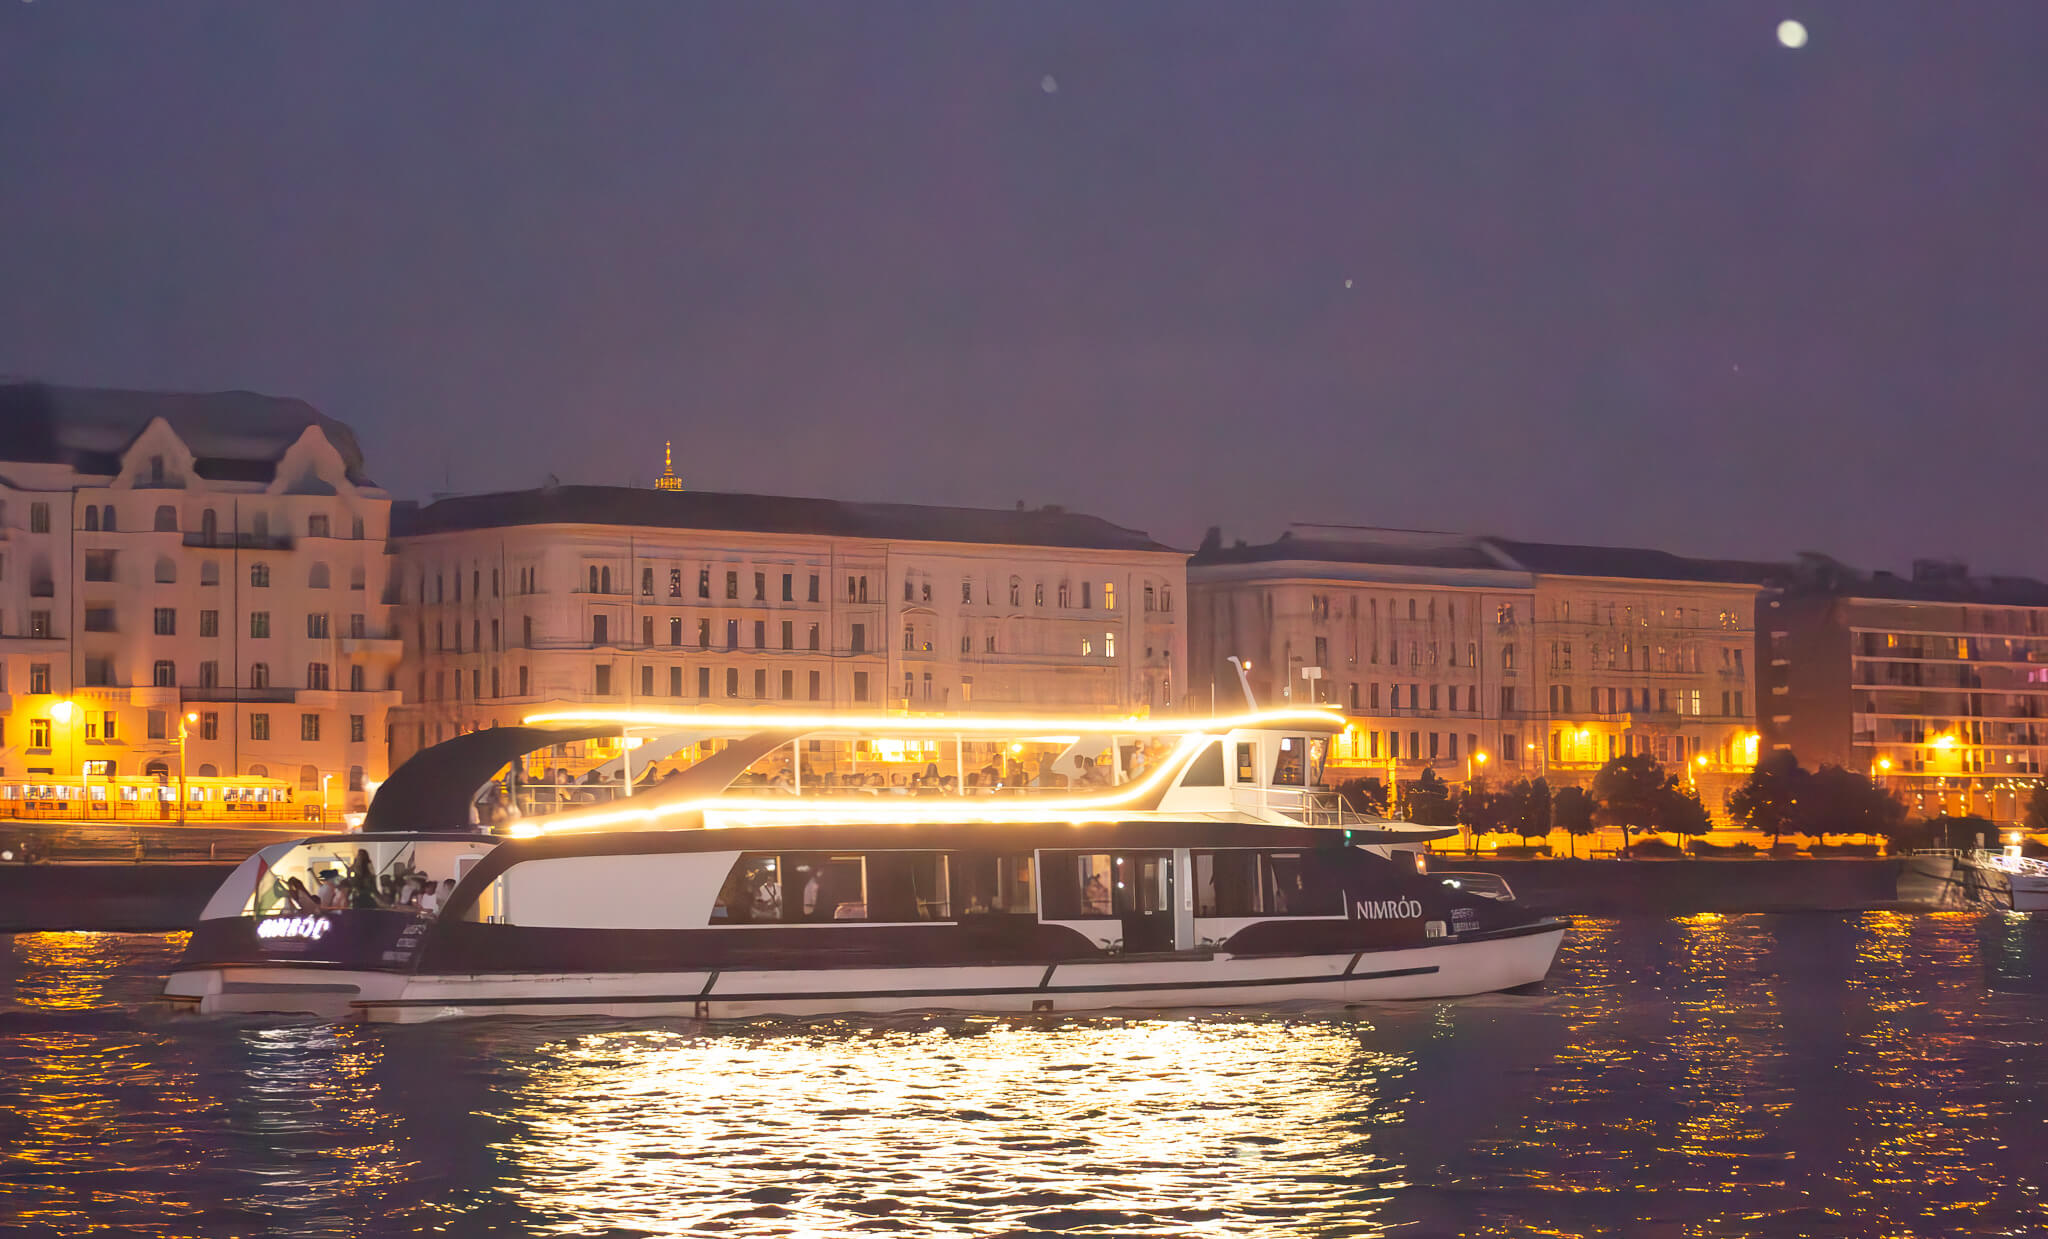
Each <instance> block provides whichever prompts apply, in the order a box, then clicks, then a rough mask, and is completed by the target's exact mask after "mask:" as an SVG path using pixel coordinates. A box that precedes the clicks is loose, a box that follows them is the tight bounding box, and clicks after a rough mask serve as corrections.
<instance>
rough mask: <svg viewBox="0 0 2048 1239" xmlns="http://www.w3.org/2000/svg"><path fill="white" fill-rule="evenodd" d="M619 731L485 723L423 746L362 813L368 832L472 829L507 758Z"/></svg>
mask: <svg viewBox="0 0 2048 1239" xmlns="http://www.w3.org/2000/svg"><path fill="white" fill-rule="evenodd" d="M618 734H619V728H618V725H617V724H608V725H606V726H602V727H591V726H583V727H487V728H485V729H484V730H482V731H472V732H470V733H468V734H467V735H461V736H457V737H455V738H454V739H452V740H444V741H442V742H441V743H439V744H436V745H434V746H433V747H431V748H424V749H421V750H420V751H419V752H417V753H414V754H413V755H412V756H411V757H409V758H407V759H406V761H405V764H404V765H402V766H400V767H399V768H398V769H396V770H394V771H392V772H391V777H390V778H388V779H386V780H384V783H383V786H381V787H379V788H378V789H377V795H376V796H375V797H374V798H372V799H371V801H370V810H369V812H368V813H366V814H364V815H363V829H364V830H365V831H380V830H390V831H412V830H461V831H466V830H471V829H473V827H472V826H471V825H470V821H469V806H470V804H471V802H472V801H474V800H475V798H476V793H477V790H478V789H479V788H481V787H482V786H483V785H484V782H485V781H486V780H488V779H489V778H490V777H491V776H492V775H494V774H496V773H498V770H499V769H500V768H501V767H503V766H504V765H505V764H506V763H507V762H511V761H517V760H518V759H519V758H520V757H522V756H524V755H526V754H528V753H531V752H533V751H534V750H535V749H540V748H546V747H547V746H548V745H551V744H567V743H569V742H570V741H573V740H595V739H597V738H598V737H600V736H616V735H618Z"/></svg>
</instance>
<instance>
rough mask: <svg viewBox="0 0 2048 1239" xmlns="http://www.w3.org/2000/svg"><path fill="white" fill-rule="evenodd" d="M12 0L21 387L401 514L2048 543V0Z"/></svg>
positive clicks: (2, 272) (1989, 561)
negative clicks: (841, 518)
mask: <svg viewBox="0 0 2048 1239" xmlns="http://www.w3.org/2000/svg"><path fill="white" fill-rule="evenodd" d="M0 5H4V7H0V374H8V375H12V376H15V377H32V378H42V379H48V380H51V381H55V382H66V383H79V384H89V385H102V386H127V387H152V388H175V389H190V390H211V389H218V388H235V387H239V388H251V389H254V390H258V391H265V392H270V393H275V394H280V395H296V396H302V397H304V398H306V399H308V400H311V401H312V402H313V403H315V404H316V405H318V406H319V407H320V408H321V409H323V410H324V411H326V412H329V413H331V414H333V415H335V416H337V417H340V418H342V419H344V420H346V421H348V422H350V423H352V424H353V425H354V426H355V427H356V428H357V430H358V431H359V433H360V434H361V436H362V439H363V443H364V447H365V449H366V450H367V452H368V454H369V457H370V465H371V472H372V475H373V476H374V477H375V478H377V480H378V481H380V482H381V483H382V484H384V485H385V486H387V487H388V488H389V489H390V490H391V491H392V493H393V494H394V495H397V496H400V497H425V496H426V495H427V494H428V493H429V492H432V491H437V490H442V489H455V490H467V491H474V490H485V489H499V488H508V487H519V486H528V485H534V484H537V483H539V482H540V481H541V480H542V479H543V478H544V476H545V475H546V474H547V473H549V472H553V473H556V474H558V475H559V476H560V477H561V478H562V480H564V481H568V482H607V483H625V482H630V481H637V482H640V483H642V484H644V483H646V482H648V481H650V480H651V479H652V477H653V475H654V474H655V473H657V472H658V471H659V468H660V448H661V441H662V439H663V438H665V437H673V438H675V439H676V440H677V442H678V452H679V459H678V472H680V473H681V474H682V475H683V477H684V479H685V481H686V483H687V484H689V485H690V486H691V487H693V488H700V489H718V490H750V491H763V492H770V493H788V494H820V495H830V496H838V497H845V498H859V499H898V500H906V501H913V502H932V503H968V504H980V505H989V506H1002V507H1007V506H1010V505H1011V504H1013V503H1014V502H1015V501H1017V500H1019V499H1022V500H1026V501H1028V502H1030V503H1032V504H1034V505H1035V504H1042V503H1062V504H1066V505H1068V506H1070V507H1075V508H1080V509H1083V510H1087V511H1092V512H1096V513H1098V514H1100V515H1103V516H1106V517H1109V518H1111V519H1113V520H1116V521H1119V522H1121V523H1124V524H1129V525H1135V526H1138V527H1141V528H1146V529H1149V530H1151V531H1152V532H1153V533H1154V534H1155V535H1156V536H1159V537H1161V538H1163V539H1165V540H1167V541H1170V542H1174V543H1176V544H1178V545H1183V546H1190V547H1191V546H1193V545H1194V543H1195V542H1196V541H1197V540H1198V539H1199V538H1200V536H1201V531H1202V529H1203V528H1204V527H1205V526H1207V525H1210V524H1221V525H1223V526H1224V527H1225V529H1226V531H1227V533H1228V534H1229V535H1230V536H1233V537H1235V536H1243V537H1248V538H1260V539H1263V538H1267V537H1271V536H1273V535H1275V534H1277V533H1278V532H1279V531H1280V529H1281V528H1282V527H1283V526H1284V525H1285V523H1286V522H1288V521H1290V520H1309V521H1341V522H1351V523H1362V524H1379V525H1392V526H1401V527H1410V528H1428V529H1457V530H1472V531H1480V532H1496V533H1502V534H1507V535H1511V536H1522V537H1531V538H1547V539H1556V540H1567V541H1587V542H1607V543H1622V544H1639V545H1653V546H1661V547H1665V548H1668V549H1672V550H1677V551H1682V552H1689V553H1697V554H1726V555H1742V556H1781V555H1786V554H1789V553H1791V552H1793V551H1796V550H1801V549H1818V550H1826V551H1829V552H1832V553H1835V554H1838V555H1840V556H1842V557H1844V558H1847V559H1848V560H1850V561H1851V562H1853V563H1858V564H1861V565H1863V566H1866V567H1872V566H1889V567H1899V568H1903V567H1904V566H1905V562H1906V561H1907V560H1908V559H1910V558H1911V557H1914V556H1919V555H1950V556H1958V557H1964V558H1967V559H1969V560H1970V561H1971V563H1972V565H1973V566H1974V567H1976V568H1978V569H1980V570H1990V571H2019V572H2030V573H2042V572H2048V546H2044V541H2043V536H2042V534H2043V529H2044V520H2043V510H2044V505H2043V503H2042V499H2041V495H2042V489H2043V480H2044V478H2048V451H2044V447H2043V444H2044V441H2048V434H2044V421H2048V419H2044V416H2043V413H2044V399H2043V395H2044V392H2048V237H2044V222H2043V221H2044V220H2048V203H2044V201H2043V198H2044V189H2048V168H2044V160H2048V3H2042V2H2041V0H2018V2H2015V3H1991V2H1988V0H1972V2H1971V3H1969V4H1963V5H1952V4H1941V3H1922V2H1915V3H1885V2H1880V0H1842V2H1839V3H1808V2H1807V0H1786V3H1781V4H1774V5H1759V4H1750V3H1732V2H1721V0H1716V2H1714V3H1698V4H1669V3H1658V2H1646V0H1622V2H1618V3H1605V4H1594V3H1583V2H1576V0H1575V2H1572V3H1543V4H1519V3H1479V2H1476V0H1474V2H1464V0H1459V2H1453V3H1445V2H1441V0H1429V2H1424V3H1413V4H1390V3H1358V4H1341V5H1329V4H1312V3H1298V4H1294V3H1291V4H1286V5H1275V4H1268V3H1255V2H1252V0H1239V2H1238V3H1233V4H1224V5H1217V4H1195V3H1187V2H1185V0H1174V2H1172V3H1158V4H1153V3H1133V2H1129V0H1116V2H1114V3H1103V2H1102V0H1082V2H1077V3H1064V4H1062V3H1045V2H1043V0H1015V2H1013V3H1002V4H994V3H957V2H952V0H948V2H944V3H939V2H934V3H930V4H923V5H895V4H878V3H872V2H867V0H863V2H862V3H859V4H840V3H831V4H827V3H819V4H812V5H780V4H769V3H746V4H740V3H730V4H714V3H708V2H700V0H689V2H684V0H662V2H660V3H645V4H638V3H622V2H619V0H605V2H604V3H594V4H593V3H563V2H560V0H552V2H549V3H539V4H528V3H508V2H504V0H493V2H492V3H488V4H482V3H478V4H467V5H464V4H453V3H434V4H427V5H416V4H410V3H408V4H388V5H375V4H367V3H362V4H358V3H350V4H312V3H301V4H269V3H262V4H255V3H252V4H236V5H227V4H208V3H196V2H191V0H179V2H178V3H164V4H156V3H148V4H145V3H130V4H119V5H116V4H106V3H96V2H83V0H35V2H34V3H22V2H20V0H0ZM1788 17H1796V18H1799V19H1801V20H1802V21H1804V22H1805V24H1806V26H1807V28H1808V30H1809V31H1810V33H1811V40H1810V42H1809V43H1808V44H1807V45H1806V46H1805V47H1804V48H1802V49H1800V50H1797V51H1792V50H1787V49H1786V48H1784V47H1782V46H1780V44H1779V42H1778V39H1777V35H1776V30H1777V26H1778V23H1779V22H1780V21H1781V20H1782V19H1784V18H1788Z"/></svg>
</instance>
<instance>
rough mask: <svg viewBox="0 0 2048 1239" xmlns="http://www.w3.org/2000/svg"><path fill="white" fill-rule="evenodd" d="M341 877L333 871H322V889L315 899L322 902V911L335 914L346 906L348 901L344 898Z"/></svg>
mask: <svg viewBox="0 0 2048 1239" xmlns="http://www.w3.org/2000/svg"><path fill="white" fill-rule="evenodd" d="M339 877H340V875H339V874H337V873H335V872H334V870H332V869H322V870H321V871H320V888H319V892H318V893H317V894H316V895H315V896H314V898H316V899H318V900H319V901H320V907H321V910H323V911H326V912H334V911H338V910H340V909H341V908H343V907H345V906H346V904H347V901H346V900H345V899H343V898H342V894H341V882H340V881H339V880H338V879H339Z"/></svg>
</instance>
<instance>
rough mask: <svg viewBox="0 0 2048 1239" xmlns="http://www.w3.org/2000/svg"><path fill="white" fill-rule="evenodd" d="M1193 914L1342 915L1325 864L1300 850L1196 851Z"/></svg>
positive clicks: (1339, 899) (1340, 901)
mask: <svg viewBox="0 0 2048 1239" xmlns="http://www.w3.org/2000/svg"><path fill="white" fill-rule="evenodd" d="M1194 861H1195V915H1196V916H1217V917H1232V916H1341V915H1343V912H1344V898H1343V892H1342V890H1341V889H1340V887H1338V886H1337V885H1333V884H1332V883H1331V882H1330V880H1329V879H1330V878H1331V877H1333V876H1334V875H1331V874H1330V873H1328V872H1327V866H1325V867H1323V868H1322V869H1318V868H1317V866H1316V863H1315V858H1314V856H1313V855H1305V854H1303V853H1301V852H1256V851H1250V850H1241V849H1240V850H1231V851H1222V852H1196V853H1195V855H1194Z"/></svg>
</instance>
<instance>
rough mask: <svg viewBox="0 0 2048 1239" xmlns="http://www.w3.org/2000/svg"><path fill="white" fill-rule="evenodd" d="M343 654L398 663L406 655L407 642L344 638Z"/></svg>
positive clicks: (388, 639)
mask: <svg viewBox="0 0 2048 1239" xmlns="http://www.w3.org/2000/svg"><path fill="white" fill-rule="evenodd" d="M341 652H342V653H343V654H344V655H351V656H354V657H358V658H368V659H380V660H382V659H389V660H392V661H396V660H397V659H399V658H401V657H403V656H404V654H405V642H403V641H400V640H399V639H398V638H396V637H343V638H342V639H341Z"/></svg>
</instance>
